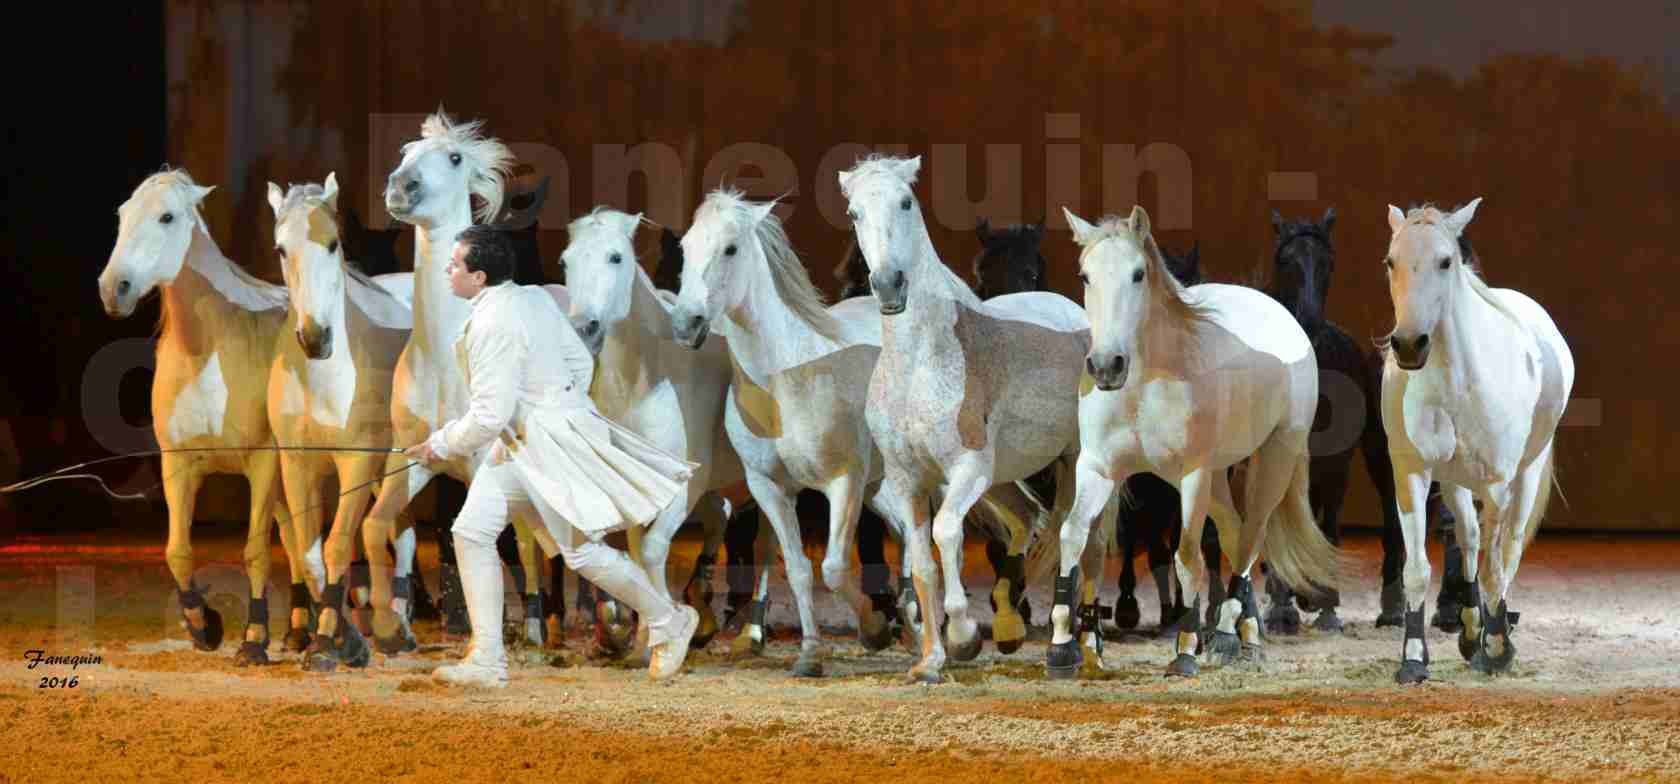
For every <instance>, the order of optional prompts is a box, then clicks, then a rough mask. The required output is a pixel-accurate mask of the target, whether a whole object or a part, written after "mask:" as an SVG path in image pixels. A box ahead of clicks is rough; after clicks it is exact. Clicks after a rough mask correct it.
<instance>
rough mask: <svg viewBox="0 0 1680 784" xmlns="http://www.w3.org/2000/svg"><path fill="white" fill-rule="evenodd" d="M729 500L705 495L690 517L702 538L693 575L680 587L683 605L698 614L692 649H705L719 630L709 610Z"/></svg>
mask: <svg viewBox="0 0 1680 784" xmlns="http://www.w3.org/2000/svg"><path fill="white" fill-rule="evenodd" d="M729 512H730V508H729V500H728V499H726V498H724V497H723V496H722V495H720V494H718V493H716V492H713V491H707V492H706V493H705V494H703V495H701V496H700V499H699V500H698V501H697V502H696V503H695V504H694V509H693V511H691V512H690V513H689V517H691V518H692V519H694V520H697V521H699V523H700V531H701V534H702V536H703V537H704V538H703V539H702V540H701V543H700V554H699V555H697V556H695V557H694V571H692V572H690V573H689V575H688V582H686V583H683V603H684V604H686V605H688V606H690V607H693V608H694V610H695V611H696V612H698V613H699V614H700V626H699V627H698V628H696V629H695V631H694V640H693V641H692V642H691V643H689V645H690V647H691V648H705V647H706V646H707V645H708V644H710V643H711V641H712V638H713V637H716V636H717V633H718V630H719V628H720V626H719V624H718V617H717V613H716V612H714V611H713V610H712V598H713V593H712V576H713V574H715V572H716V570H717V556H718V550H719V549H720V548H721V547H722V546H723V535H724V532H725V531H727V530H728V528H729Z"/></svg>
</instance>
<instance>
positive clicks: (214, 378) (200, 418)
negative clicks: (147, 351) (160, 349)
mask: <svg viewBox="0 0 1680 784" xmlns="http://www.w3.org/2000/svg"><path fill="white" fill-rule="evenodd" d="M154 390H155V391H154V393H153V420H154V428H155V429H156V431H157V435H158V437H159V440H160V441H162V442H164V444H165V445H168V444H180V443H184V442H187V441H191V440H193V439H197V438H206V437H208V438H220V437H221V436H222V435H223V431H224V426H225V424H226V422H227V413H228V394H229V387H228V379H227V378H226V377H225V376H224V375H223V372H222V358H221V354H220V352H216V351H212V352H211V353H210V357H209V359H207V360H205V361H204V363H203V364H201V365H197V366H196V367H195V366H194V363H192V362H190V361H188V360H186V359H184V358H182V359H177V360H175V361H169V360H164V361H161V362H159V366H158V382H157V385H156V386H155V387H154Z"/></svg>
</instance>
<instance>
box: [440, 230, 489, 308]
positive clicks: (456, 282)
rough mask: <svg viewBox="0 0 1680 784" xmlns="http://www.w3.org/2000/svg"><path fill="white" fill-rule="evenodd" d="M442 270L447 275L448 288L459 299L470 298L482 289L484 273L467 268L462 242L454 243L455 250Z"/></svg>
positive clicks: (465, 250)
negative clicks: (447, 264) (470, 270)
mask: <svg viewBox="0 0 1680 784" xmlns="http://www.w3.org/2000/svg"><path fill="white" fill-rule="evenodd" d="M443 272H444V274H446V275H448V276H449V290H450V291H453V292H455V296H457V297H460V298H461V299H472V298H473V297H476V296H478V292H480V291H483V290H484V273H482V272H469V271H468V270H467V244H466V243H464V242H457V243H455V252H454V253H453V254H452V255H450V257H449V266H447V267H444V269H443Z"/></svg>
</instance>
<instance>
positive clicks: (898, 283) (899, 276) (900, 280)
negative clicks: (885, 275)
mask: <svg viewBox="0 0 1680 784" xmlns="http://www.w3.org/2000/svg"><path fill="white" fill-rule="evenodd" d="M892 287H893V288H895V289H901V288H904V270H899V271H898V272H895V273H893V283H892Z"/></svg>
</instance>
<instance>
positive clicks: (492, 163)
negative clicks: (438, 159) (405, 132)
mask: <svg viewBox="0 0 1680 784" xmlns="http://www.w3.org/2000/svg"><path fill="white" fill-rule="evenodd" d="M483 127H484V121H483V120H473V121H471V122H465V123H456V122H455V121H453V120H451V119H450V118H449V115H447V114H445V113H444V111H443V107H441V106H440V107H438V110H437V111H436V112H435V113H433V114H431V115H430V116H428V117H427V118H426V119H425V121H424V122H422V123H420V138H419V139H415V140H414V141H410V142H408V143H406V144H404V145H403V146H402V154H403V156H404V157H407V156H408V154H409V152H410V151H412V150H414V149H415V148H417V147H420V146H421V145H425V144H431V143H440V142H441V143H445V144H449V145H451V146H453V147H454V148H455V150H456V151H457V152H459V153H461V158H462V162H464V163H465V164H467V166H468V169H467V190H468V192H470V193H471V194H472V195H474V196H477V197H479V198H480V199H483V200H484V203H483V204H482V205H480V206H479V207H478V209H475V210H473V215H474V216H475V217H477V218H478V220H479V222H481V223H488V222H490V221H491V220H492V219H493V218H495V217H496V216H497V215H499V214H501V211H502V199H503V198H504V196H505V193H506V188H507V180H508V178H509V177H510V176H512V174H513V151H512V150H509V149H508V147H507V145H505V144H503V143H502V142H501V140H499V139H495V138H489V137H485V136H484V135H483V133H482V131H483Z"/></svg>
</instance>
